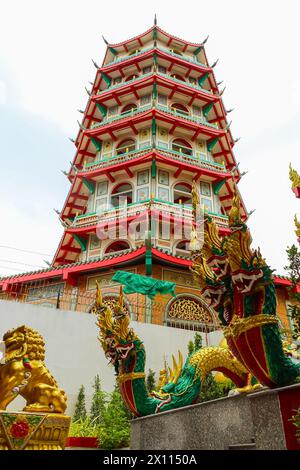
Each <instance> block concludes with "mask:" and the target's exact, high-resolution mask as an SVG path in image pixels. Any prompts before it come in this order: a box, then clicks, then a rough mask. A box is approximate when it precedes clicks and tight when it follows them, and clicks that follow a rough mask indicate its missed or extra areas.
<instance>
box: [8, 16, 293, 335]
mask: <svg viewBox="0 0 300 470" xmlns="http://www.w3.org/2000/svg"><path fill="white" fill-rule="evenodd" d="M105 42H106V44H107V50H106V54H105V57H104V60H103V63H102V65H101V66H99V65H98V64H97V63H96V62H94V66H95V68H96V73H95V79H94V82H93V84H92V88H91V89H90V90H87V93H88V99H87V104H86V108H85V110H84V111H82V119H81V122H79V130H78V135H77V137H76V139H75V142H74V143H75V148H76V151H75V156H74V158H73V162H72V165H71V168H70V170H69V172H68V175H67V177H68V179H69V181H70V190H69V193H68V195H67V198H66V201H65V204H64V206H63V208H62V210H61V212H60V214H59V218H60V221H61V223H62V225H63V227H64V232H63V235H62V238H61V241H60V243H59V246H58V248H57V251H56V253H55V256H54V259H53V263H52V265H51V267H49V269H45V270H40V271H36V272H32V273H24V274H21V275H16V276H13V277H6V278H1V279H0V288H1V289H2V291H0V296H1V297H2V298H9V297H13V298H15V297H19V298H23V299H24V300H25V301H28V302H34V303H39V304H43V305H48V306H53V307H55V306H57V305H58V304H59V306H60V307H61V308H65V309H69V310H79V311H80V310H81V311H89V309H90V306H91V305H92V303H93V299H94V292H95V284H96V280H97V281H98V282H99V283H100V285H101V286H102V289H103V293H104V298H106V300H107V302H109V303H110V304H111V305H113V303H114V302H115V301H116V295H117V292H118V285H117V284H116V283H115V282H113V281H112V277H113V275H114V273H115V272H116V270H124V271H129V272H132V273H136V274H141V275H146V276H151V277H153V278H154V279H158V280H164V281H171V282H175V283H176V294H177V295H176V297H175V298H174V297H171V296H170V297H169V298H167V299H166V300H163V298H162V297H160V296H157V300H156V301H155V302H152V301H151V300H149V299H147V298H146V299H145V298H144V296H141V295H138V294H131V295H128V296H127V297H126V298H125V303H126V306H127V309H128V312H129V313H130V314H131V316H132V318H133V320H138V321H142V322H152V323H156V324H161V325H166V326H172V327H179V328H188V329H195V330H197V329H199V330H200V331H204V325H205V328H206V330H208V331H211V330H212V329H214V328H215V327H216V320H215V313H214V312H213V311H212V310H211V309H210V308H209V307H208V306H207V305H206V304H205V303H204V301H203V300H202V299H201V297H200V296H199V289H198V286H197V284H196V283H195V281H194V280H193V278H192V275H191V273H190V271H189V266H190V265H191V261H190V259H189V258H190V251H189V237H188V234H189V233H190V232H191V227H192V218H193V209H192V188H193V185H195V186H196V187H197V191H198V192H199V194H200V203H201V206H202V208H204V209H205V211H206V212H207V213H208V214H209V215H210V217H211V218H212V219H213V220H214V221H215V222H216V223H217V225H218V226H219V229H220V233H221V235H222V233H223V234H225V233H226V232H227V231H228V223H227V215H228V212H229V210H230V208H231V200H232V194H233V189H234V187H235V185H236V184H237V183H238V182H239V180H240V178H241V175H240V172H239V169H238V167H237V164H236V160H235V157H234V154H233V148H234V145H235V140H234V138H233V137H232V134H231V130H230V122H229V120H228V113H229V112H230V111H227V110H226V108H225V106H224V104H223V100H222V94H223V91H224V89H223V90H220V88H219V84H218V82H217V80H216V77H215V72H214V69H215V65H216V62H215V63H214V64H210V62H209V61H208V59H207V56H206V52H205V42H206V40H205V41H203V42H202V43H200V44H194V43H191V42H188V41H185V40H182V39H179V38H177V37H174V36H172V35H170V34H168V33H166V32H164V31H163V30H162V29H161V28H159V27H158V26H157V24H156V21H155V24H154V26H153V27H151V28H150V29H149V30H148V31H146V32H145V33H143V34H141V35H139V36H136V37H134V38H132V39H128V40H126V41H123V42H121V43H119V44H109V43H107V41H105ZM241 201H242V199H241ZM241 204H242V207H241V210H242V217H243V220H246V219H247V210H246V208H245V206H244V204H243V202H241ZM288 285H289V281H288V280H287V279H286V278H281V277H277V278H276V289H277V298H278V313H279V316H280V318H281V321H282V324H283V326H284V327H285V328H290V325H289V320H288V317H287V313H286V299H287V293H286V287H287V286H288Z"/></svg>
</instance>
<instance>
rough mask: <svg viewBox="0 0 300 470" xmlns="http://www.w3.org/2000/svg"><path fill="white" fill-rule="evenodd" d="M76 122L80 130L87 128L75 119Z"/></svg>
mask: <svg viewBox="0 0 300 470" xmlns="http://www.w3.org/2000/svg"><path fill="white" fill-rule="evenodd" d="M77 124H78V126H79V127H80V129H81V130H82V131H86V130H87V128H86V127H84V125H83V124H81V123H80V122H79V121H77Z"/></svg>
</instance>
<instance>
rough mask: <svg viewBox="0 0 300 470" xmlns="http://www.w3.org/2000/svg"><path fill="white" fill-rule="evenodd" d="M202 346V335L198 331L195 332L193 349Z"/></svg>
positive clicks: (195, 349) (196, 349)
mask: <svg viewBox="0 0 300 470" xmlns="http://www.w3.org/2000/svg"><path fill="white" fill-rule="evenodd" d="M201 348H202V336H201V335H200V333H195V336H194V351H198V349H201Z"/></svg>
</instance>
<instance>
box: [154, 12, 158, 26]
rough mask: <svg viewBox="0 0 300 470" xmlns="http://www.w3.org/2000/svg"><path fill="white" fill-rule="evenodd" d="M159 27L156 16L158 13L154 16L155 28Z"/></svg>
mask: <svg viewBox="0 0 300 470" xmlns="http://www.w3.org/2000/svg"><path fill="white" fill-rule="evenodd" d="M156 25H157V16H156V13H155V14H154V26H156Z"/></svg>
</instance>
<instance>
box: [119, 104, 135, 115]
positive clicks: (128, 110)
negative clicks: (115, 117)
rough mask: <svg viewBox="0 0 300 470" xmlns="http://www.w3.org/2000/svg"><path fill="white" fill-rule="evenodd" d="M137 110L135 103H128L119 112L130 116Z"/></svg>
mask: <svg viewBox="0 0 300 470" xmlns="http://www.w3.org/2000/svg"><path fill="white" fill-rule="evenodd" d="M136 109H137V105H136V104H135V103H129V104H127V105H126V106H124V108H123V109H122V111H121V114H130V113H133V112H134V111H135V110H136Z"/></svg>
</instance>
